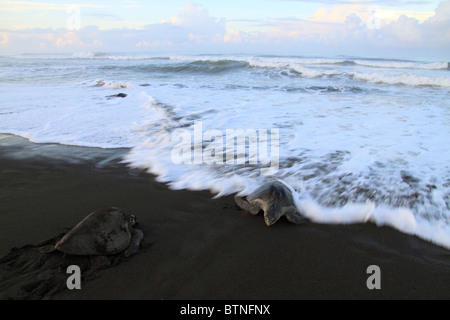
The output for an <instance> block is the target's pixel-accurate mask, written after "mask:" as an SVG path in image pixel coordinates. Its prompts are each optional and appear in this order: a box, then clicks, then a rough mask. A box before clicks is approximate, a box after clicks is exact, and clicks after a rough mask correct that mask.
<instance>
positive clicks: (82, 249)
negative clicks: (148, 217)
mask: <svg viewBox="0 0 450 320" xmlns="http://www.w3.org/2000/svg"><path fill="white" fill-rule="evenodd" d="M135 224H136V217H135V216H133V215H130V214H127V213H125V212H123V211H122V210H121V209H119V208H115V207H111V208H105V209H100V210H97V211H94V212H92V213H91V214H89V215H88V216H87V217H86V218H84V219H83V220H82V221H80V222H79V223H78V224H77V225H76V226H75V227H73V228H72V229H71V230H70V231H69V232H67V233H66V234H65V235H64V236H63V237H62V238H61V239H60V240H59V241H58V242H57V243H56V244H55V245H48V246H44V247H41V248H40V250H39V251H40V252H42V253H50V252H53V251H55V250H58V251H61V252H63V253H65V254H70V255H79V256H107V255H114V254H118V253H120V252H124V255H125V256H126V257H128V256H130V255H132V254H134V253H135V252H136V251H137V250H138V249H139V246H140V243H141V241H142V239H143V237H144V233H143V232H142V231H141V230H139V229H136V228H134V227H133V226H134V225H135Z"/></svg>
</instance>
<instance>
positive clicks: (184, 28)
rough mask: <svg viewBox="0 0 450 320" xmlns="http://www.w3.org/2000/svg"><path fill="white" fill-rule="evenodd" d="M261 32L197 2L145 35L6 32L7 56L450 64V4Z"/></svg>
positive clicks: (320, 15)
mask: <svg viewBox="0 0 450 320" xmlns="http://www.w3.org/2000/svg"><path fill="white" fill-rule="evenodd" d="M255 24H258V28H259V29H258V30H259V31H257V32H246V31H244V30H238V29H234V30H233V29H230V28H227V22H226V20H225V19H223V18H222V19H221V18H215V17H212V16H211V15H210V14H209V12H208V11H207V10H206V9H205V8H202V7H201V6H199V5H197V4H195V3H194V2H192V1H189V2H188V3H187V4H186V6H185V8H184V10H183V11H182V12H180V13H179V15H178V16H177V17H171V18H169V19H168V20H167V21H163V22H161V23H156V24H149V25H145V26H143V27H141V28H139V29H136V28H133V29H132V28H123V29H113V30H101V29H99V28H97V27H95V26H86V27H81V28H80V29H78V30H73V29H72V30H69V29H66V28H64V29H63V28H62V29H21V30H6V29H3V30H0V50H1V52H5V53H21V52H30V53H31V52H81V51H105V52H107V51H113V52H117V51H127V52H135V51H146V52H158V53H159V52H196V53H198V52H204V53H205V52H216V53H222V52H224V53H230V52H249V53H276V54H283V53H284V54H303V55H308V54H327V55H338V54H347V55H366V56H381V55H388V56H404V57H408V56H411V55H415V56H421V57H422V56H429V57H439V58H441V59H442V58H444V59H447V60H448V58H449V57H448V54H449V52H450V0H447V1H443V2H441V3H440V4H439V5H438V7H437V8H436V10H435V12H422V13H417V14H414V13H412V12H407V11H405V12H387V11H383V10H378V9H377V8H373V7H370V6H367V5H358V4H340V5H335V6H333V7H332V8H331V10H324V9H320V10H318V11H317V12H316V13H315V14H314V15H313V16H312V17H311V18H310V19H307V20H305V19H299V18H295V17H294V18H285V19H266V20H265V21H258V22H255Z"/></svg>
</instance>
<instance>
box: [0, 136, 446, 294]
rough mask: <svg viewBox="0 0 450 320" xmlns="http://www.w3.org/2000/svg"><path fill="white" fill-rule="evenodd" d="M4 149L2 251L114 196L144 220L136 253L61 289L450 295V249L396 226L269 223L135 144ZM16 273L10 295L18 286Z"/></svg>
mask: <svg viewBox="0 0 450 320" xmlns="http://www.w3.org/2000/svg"><path fill="white" fill-rule="evenodd" d="M0 150H1V152H0V168H1V170H0V176H1V178H0V197H1V200H2V201H1V202H0V219H1V223H0V234H1V235H2V241H1V242H0V257H3V256H5V255H6V254H8V252H9V251H10V250H11V249H12V248H14V247H23V246H25V245H27V244H37V243H39V242H40V241H42V240H46V239H50V238H52V237H55V236H57V235H58V234H60V233H61V232H62V231H63V230H64V228H70V227H72V226H74V225H75V224H76V223H77V222H78V221H80V220H81V219H82V218H83V217H85V216H86V215H87V214H89V213H91V212H93V211H95V210H97V209H100V208H103V207H111V206H116V207H120V208H122V209H123V210H124V211H126V212H129V213H132V214H135V215H136V216H137V218H138V223H139V227H140V228H141V229H142V230H143V231H144V234H145V236H144V237H145V239H146V241H147V245H146V246H145V248H143V249H142V250H140V251H139V252H138V253H137V254H136V255H134V256H131V257H130V258H128V259H127V260H126V261H124V262H123V263H120V264H118V265H116V266H113V267H110V268H107V269H103V270H100V271H99V272H98V273H97V274H96V276H95V277H94V278H93V279H89V280H86V281H85V282H83V286H82V289H81V290H73V291H70V290H63V291H59V292H57V293H56V294H54V295H52V296H50V297H49V298H51V299H58V300H59V299H88V300H91V299H120V300H122V299H142V300H147V299H152V300H160V299H176V300H178V299H187V300H198V299H200V300H211V299H212V300H216V299H227V300H236V299H244V300H249V299H262V300H278V299H281V300H293V299H450V251H448V250H446V249H444V248H441V247H439V246H436V245H434V244H432V243H429V242H426V241H424V240H421V239H419V238H417V237H415V236H410V235H407V234H403V233H401V232H399V231H396V230H394V229H392V228H389V227H377V226H375V225H373V224H370V223H368V224H354V225H322V224H313V223H307V224H305V225H293V224H291V223H289V222H287V221H286V219H283V220H281V221H279V222H278V223H276V224H275V225H274V226H272V227H270V228H268V227H266V226H265V224H264V221H263V218H262V216H261V215H258V216H251V215H250V214H247V213H245V212H243V211H240V210H239V209H238V207H237V206H236V205H235V204H234V199H233V197H232V196H228V197H222V198H218V199H212V197H213V195H212V194H210V193H209V192H207V191H189V190H179V191H174V190H170V189H168V188H167V187H166V186H165V185H164V184H161V183H158V182H156V181H155V179H154V178H153V177H152V176H151V175H149V174H147V173H145V172H142V171H139V170H135V169H130V168H128V167H127V166H126V164H123V163H121V161H120V160H121V157H122V156H123V155H124V154H125V153H126V152H127V149H97V148H85V147H72V146H64V145H56V144H34V143H31V142H29V141H28V140H26V139H24V138H20V137H17V136H13V135H3V134H2V135H0ZM370 265H378V266H379V267H380V270H381V289H380V290H369V289H368V288H367V286H366V281H367V278H368V277H369V276H370V274H367V268H368V267H369V266H370ZM2 270H3V269H0V272H1V271H2ZM7 276H8V275H7V274H4V273H3V274H0V298H1V299H4V297H5V294H6V296H7V297H11V294H12V293H11V292H12V291H11V290H13V289H11V290H9V289H8V290H9V292H5V290H6V289H4V287H3V286H2V281H3V282H4V283H5V280H7V279H6V278H7ZM18 281H19V280H18ZM20 285H21V284H20V283H17V286H20ZM2 290H3V292H2ZM12 297H13V298H14V296H12Z"/></svg>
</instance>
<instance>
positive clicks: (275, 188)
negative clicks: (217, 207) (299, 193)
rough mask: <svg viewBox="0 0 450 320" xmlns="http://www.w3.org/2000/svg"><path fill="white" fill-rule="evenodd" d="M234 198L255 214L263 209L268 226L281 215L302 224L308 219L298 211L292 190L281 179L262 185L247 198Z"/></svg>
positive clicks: (238, 203)
mask: <svg viewBox="0 0 450 320" xmlns="http://www.w3.org/2000/svg"><path fill="white" fill-rule="evenodd" d="M234 199H235V201H236V204H237V205H238V206H239V207H240V208H241V209H243V210H245V211H248V212H250V213H251V214H253V215H256V214H258V212H259V211H260V210H263V211H264V221H265V222H266V225H267V226H271V225H273V224H274V223H275V222H277V221H278V219H280V217H281V216H286V218H287V219H288V220H289V221H290V222H292V223H295V224H301V223H304V222H306V221H307V220H308V219H307V218H305V217H304V216H303V215H301V214H300V213H299V212H298V211H297V207H296V206H295V203H294V198H293V196H292V192H291V190H290V189H289V188H288V187H287V186H286V185H285V184H284V183H282V182H280V181H272V182H268V183H266V184H264V185H262V186H261V187H259V188H258V189H256V190H255V191H253V192H252V193H251V194H249V195H248V196H247V198H246V199H244V198H242V197H239V196H237V195H236V196H235V197H234Z"/></svg>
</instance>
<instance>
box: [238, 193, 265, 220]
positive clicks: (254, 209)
mask: <svg viewBox="0 0 450 320" xmlns="http://www.w3.org/2000/svg"><path fill="white" fill-rule="evenodd" d="M234 201H235V202H236V204H237V205H238V206H239V208H241V209H242V210H245V211H247V212H250V213H251V214H253V215H257V214H258V212H259V211H260V210H261V208H260V207H259V206H257V205H254V204H251V203H249V202H248V201H247V200H244V199H242V198H241V197H238V196H234Z"/></svg>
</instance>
